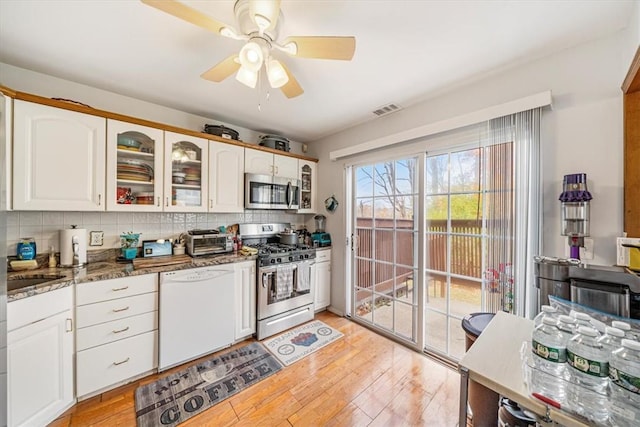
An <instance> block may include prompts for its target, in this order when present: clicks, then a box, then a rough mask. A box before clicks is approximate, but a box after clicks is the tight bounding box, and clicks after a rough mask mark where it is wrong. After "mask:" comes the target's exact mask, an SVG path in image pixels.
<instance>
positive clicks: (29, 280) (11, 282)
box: [7, 274, 65, 292]
mask: <svg viewBox="0 0 640 427" xmlns="http://www.w3.org/2000/svg"><path fill="white" fill-rule="evenodd" d="M64 278H65V276H59V275H48V274H47V275H43V274H39V275H37V276H30V277H20V278H15V279H11V278H9V279H7V292H11V291H15V290H16V289H23V288H28V287H29V286H35V285H40V284H42V283H47V282H53V281H54V280H60V279H64Z"/></svg>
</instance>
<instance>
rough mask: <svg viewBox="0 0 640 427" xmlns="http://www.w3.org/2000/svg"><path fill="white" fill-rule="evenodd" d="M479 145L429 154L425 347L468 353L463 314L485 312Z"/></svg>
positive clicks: (456, 355)
mask: <svg viewBox="0 0 640 427" xmlns="http://www.w3.org/2000/svg"><path fill="white" fill-rule="evenodd" d="M480 153H481V151H480V149H478V148H473V149H468V150H461V151H456V152H450V153H449V152H446V153H443V154H439V155H433V156H427V160H426V167H425V180H426V182H425V242H426V254H427V255H426V262H425V283H426V287H427V292H426V307H425V347H426V348H427V349H431V350H435V351H436V352H438V353H441V354H444V355H446V356H451V357H453V358H459V357H461V356H462V355H463V354H464V350H465V348H464V331H463V330H462V328H461V327H460V324H461V321H462V318H463V317H464V316H465V315H467V314H469V313H473V312H478V311H482V274H481V272H482V256H481V254H482V210H483V195H482V193H481V185H480V180H481V156H480Z"/></svg>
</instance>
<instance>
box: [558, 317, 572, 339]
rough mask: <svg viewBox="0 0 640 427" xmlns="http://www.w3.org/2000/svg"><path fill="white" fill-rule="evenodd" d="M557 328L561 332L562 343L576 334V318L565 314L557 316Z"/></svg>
mask: <svg viewBox="0 0 640 427" xmlns="http://www.w3.org/2000/svg"><path fill="white" fill-rule="evenodd" d="M558 329H559V330H560V333H561V334H562V337H563V341H564V345H565V347H566V345H567V343H568V342H569V340H570V339H571V338H573V336H574V335H575V334H576V319H574V318H573V317H571V316H567V315H566V314H561V315H560V316H558Z"/></svg>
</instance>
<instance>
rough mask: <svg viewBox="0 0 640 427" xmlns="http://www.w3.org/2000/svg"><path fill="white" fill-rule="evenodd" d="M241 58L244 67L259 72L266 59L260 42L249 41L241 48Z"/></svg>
mask: <svg viewBox="0 0 640 427" xmlns="http://www.w3.org/2000/svg"><path fill="white" fill-rule="evenodd" d="M239 59H240V63H241V64H242V67H243V68H247V69H248V70H251V71H253V72H257V71H258V70H259V69H260V67H262V62H263V61H264V56H263V54H262V48H261V47H260V45H258V43H255V42H248V43H247V44H245V45H244V46H243V47H242V49H241V50H240V54H239Z"/></svg>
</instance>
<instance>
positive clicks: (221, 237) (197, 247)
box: [186, 230, 233, 257]
mask: <svg viewBox="0 0 640 427" xmlns="http://www.w3.org/2000/svg"><path fill="white" fill-rule="evenodd" d="M186 249H187V253H188V254H189V255H191V256H192V257H195V256H201V255H213V254H221V253H226V252H231V251H233V236H232V235H231V234H220V233H218V231H217V230H191V231H189V232H188V234H187V238H186Z"/></svg>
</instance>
